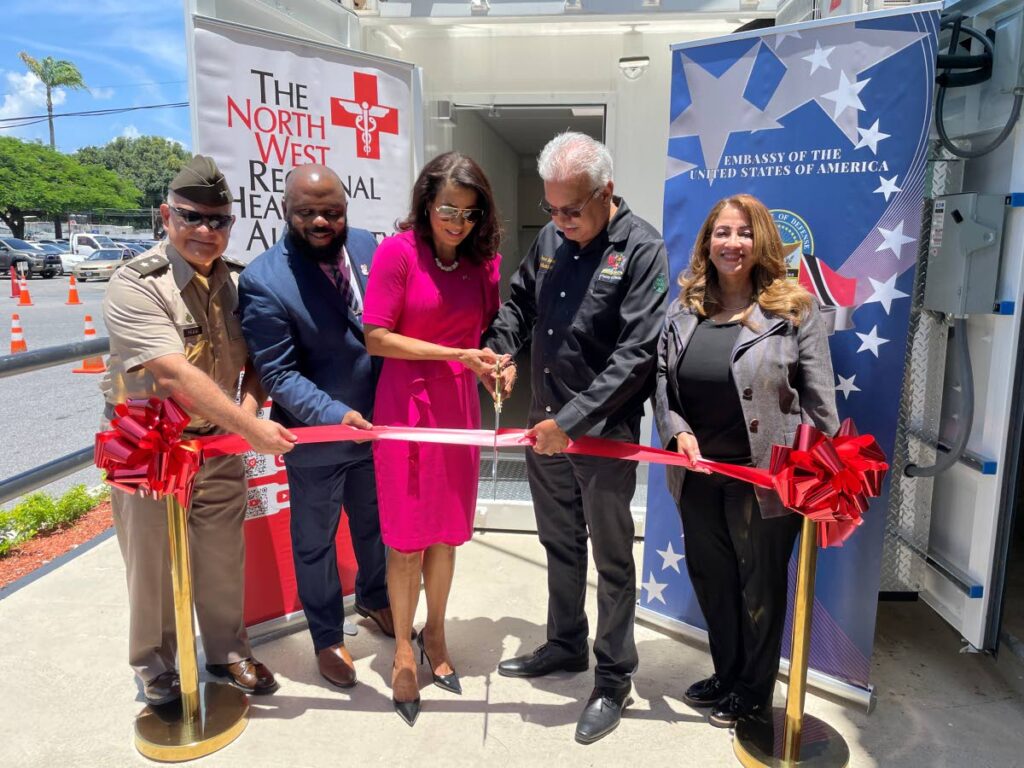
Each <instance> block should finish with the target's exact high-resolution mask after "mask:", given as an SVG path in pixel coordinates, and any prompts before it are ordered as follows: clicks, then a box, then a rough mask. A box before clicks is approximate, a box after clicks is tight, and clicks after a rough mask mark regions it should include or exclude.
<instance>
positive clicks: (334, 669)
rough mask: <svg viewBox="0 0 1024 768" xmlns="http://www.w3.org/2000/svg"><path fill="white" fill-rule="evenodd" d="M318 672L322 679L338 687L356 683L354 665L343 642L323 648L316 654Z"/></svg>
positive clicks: (348, 686)
mask: <svg viewBox="0 0 1024 768" xmlns="http://www.w3.org/2000/svg"><path fill="white" fill-rule="evenodd" d="M316 661H317V664H318V665H319V667H320V674H321V675H322V676H323V678H324V680H326V681H327V682H329V683H330V684H331V685H336V686H338V687H339V688H351V687H352V686H353V685H355V684H356V665H355V664H353V663H352V656H350V655H349V652H348V648H346V647H345V644H344V643H338V644H337V645H332V646H331V647H330V648H324V649H323V650H322V651H320V652H319V653H318V654H317V655H316Z"/></svg>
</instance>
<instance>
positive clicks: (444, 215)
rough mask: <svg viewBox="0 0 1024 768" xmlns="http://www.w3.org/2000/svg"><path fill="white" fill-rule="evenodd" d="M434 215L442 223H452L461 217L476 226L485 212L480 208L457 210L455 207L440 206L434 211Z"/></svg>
mask: <svg viewBox="0 0 1024 768" xmlns="http://www.w3.org/2000/svg"><path fill="white" fill-rule="evenodd" d="M434 213H436V214H437V217H438V218H439V219H441V221H451V220H452V219H457V218H458V217H459V216H461V217H462V220H463V221H468V222H469V223H470V224H475V223H476V222H478V221H479V220H480V217H481V216H483V213H484V212H483V211H482V210H481V209H480V208H456V207H455V206H454V205H439V206H437V208H435V209H434Z"/></svg>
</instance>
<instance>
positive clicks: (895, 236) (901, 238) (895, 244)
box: [875, 221, 914, 259]
mask: <svg viewBox="0 0 1024 768" xmlns="http://www.w3.org/2000/svg"><path fill="white" fill-rule="evenodd" d="M878 231H879V233H880V234H881V235H882V244H881V245H880V246H878V247H877V248H875V253H878V252H879V251H892V252H893V253H894V254H896V258H897V259H902V258H903V246H904V245H906V244H907V243H912V242H914V238H912V237H907V236H906V235H904V234H903V221H901V222H900V223H899V224H897V225H896V228H895V229H886V228H885V227H879V228H878Z"/></svg>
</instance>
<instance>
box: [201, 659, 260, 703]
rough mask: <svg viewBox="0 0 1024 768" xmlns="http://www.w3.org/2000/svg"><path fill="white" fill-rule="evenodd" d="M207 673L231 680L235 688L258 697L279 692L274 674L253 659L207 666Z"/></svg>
mask: <svg viewBox="0 0 1024 768" xmlns="http://www.w3.org/2000/svg"><path fill="white" fill-rule="evenodd" d="M206 671H207V672H209V673H210V674H211V675H216V676H217V677H227V678H230V680H231V684H232V685H233V686H235V688H238V689H239V690H241V691H245V692H246V693H252V694H255V695H256V696H262V695H264V694H267V693H273V692H274V691H276V690H277V681H276V680H275V679H274V673H273V672H271V671H270V670H269V669H267V667H266V665H265V664H261V663H260V662H258V661H256V659H253V658H251V657H250V658H248V659H242V660H241V661H236V662H234V663H232V664H207V665H206Z"/></svg>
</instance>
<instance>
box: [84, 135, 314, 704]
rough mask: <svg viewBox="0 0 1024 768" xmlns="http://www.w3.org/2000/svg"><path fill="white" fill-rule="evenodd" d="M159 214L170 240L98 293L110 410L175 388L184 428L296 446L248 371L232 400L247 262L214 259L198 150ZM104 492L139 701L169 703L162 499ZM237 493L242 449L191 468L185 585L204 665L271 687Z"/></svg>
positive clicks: (221, 237) (279, 448)
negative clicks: (252, 636)
mask: <svg viewBox="0 0 1024 768" xmlns="http://www.w3.org/2000/svg"><path fill="white" fill-rule="evenodd" d="M160 215H161V217H162V219H163V223H164V227H165V229H166V231H167V239H166V240H164V241H162V242H161V243H159V244H158V245H157V246H156V247H155V248H153V249H151V250H149V251H147V252H146V253H144V254H142V255H141V256H139V257H137V258H135V259H133V260H132V261H129V262H128V263H127V264H125V266H124V267H123V268H122V269H121V270H119V271H118V272H117V273H116V274H115V275H114V276H113V277H112V278H111V280H110V285H109V286H108V288H107V293H106V297H105V299H104V301H103V317H104V321H105V322H106V326H107V331H108V332H109V334H110V373H109V376H108V377H106V379H105V381H104V383H103V391H104V396H105V398H106V402H107V406H106V412H105V415H106V417H107V418H108V419H109V418H110V417H111V416H112V413H113V406H114V405H115V404H117V403H121V402H124V401H125V400H126V399H128V398H135V397H153V396H156V397H160V398H164V397H169V396H173V397H174V398H175V399H176V400H177V401H178V402H179V403H180V404H181V405H182V406H183V407H184V408H185V409H186V410H187V411H188V413H189V415H190V416H191V417H192V420H191V421H190V422H189V425H188V427H187V429H186V431H185V436H186V437H190V436H197V435H207V434H211V433H215V432H237V433H239V434H241V435H242V436H243V437H245V438H246V439H247V440H248V441H249V443H250V444H251V445H252V446H253V448H254V449H255V450H257V451H260V452H262V453H268V454H279V453H285V452H287V451H289V450H291V448H292V444H293V443H294V441H295V436H294V435H292V434H291V433H290V432H288V431H287V430H286V429H285V428H284V427H282V426H280V425H279V424H276V423H274V422H269V421H262V420H260V419H258V418H256V415H255V414H256V411H257V409H258V407H259V405H260V403H261V402H262V399H263V395H262V392H261V391H260V390H259V383H258V379H257V377H256V376H246V377H245V378H244V380H243V384H242V390H241V393H240V403H241V404H240V405H238V404H236V392H237V391H238V383H239V377H240V375H241V374H242V372H243V370H244V369H245V368H246V367H247V352H246V347H245V340H244V339H243V338H242V326H241V323H240V321H239V319H238V317H236V315H235V312H236V309H237V307H238V290H237V286H238V276H239V274H240V273H241V271H242V269H243V268H244V265H243V264H241V263H238V262H234V261H231V260H228V259H224V258H222V255H223V253H224V249H225V248H226V247H227V243H228V236H229V234H230V231H231V225H232V223H233V222H234V217H233V216H232V215H231V193H230V191H229V189H228V185H227V182H226V181H225V179H224V176H223V174H221V173H220V171H219V170H218V169H217V166H216V165H215V164H214V162H213V160H211V159H210V158H207V157H203V156H201V155H200V156H196V157H195V158H194V159H193V160H192V161H191V162H190V163H189V164H188V165H187V166H185V168H183V169H182V171H181V172H180V173H179V174H178V175H177V176H176V177H175V178H174V180H173V181H172V182H171V184H170V188H169V191H168V194H167V202H166V203H165V204H164V205H161V206H160ZM111 495H112V502H113V511H114V527H115V529H116V532H117V539H118V543H119V544H120V546H121V554H122V555H123V557H124V562H125V569H126V576H127V581H128V602H129V606H130V614H131V630H130V638H129V647H128V659H129V663H130V664H131V666H132V667H133V668H134V669H135V673H136V674H137V675H138V677H139V678H140V679H141V680H142V683H143V691H144V695H145V697H146V700H147V701H148V702H149V703H151V704H164V703H168V702H170V701H173V700H175V699H176V698H178V697H179V696H180V695H181V694H180V684H179V680H178V673H177V671H176V664H175V654H176V650H177V644H176V637H175V629H174V601H173V596H172V593H171V580H170V556H169V550H168V533H167V516H166V511H165V506H164V503H163V502H162V501H154V500H153V499H149V498H143V497H141V496H133V495H129V494H126V493H124V492H123V491H120V490H117V489H114V490H113V491H112V492H111ZM245 499H246V484H245V472H244V468H243V464H242V459H241V457H240V456H224V457H219V458H214V459H210V460H208V461H207V462H206V463H205V465H204V466H203V467H202V469H201V470H200V471H199V474H198V476H197V478H196V483H195V490H194V492H193V495H192V506H191V508H190V513H189V520H188V525H189V548H190V551H191V562H192V587H193V594H194V597H195V608H196V615H197V617H198V620H199V630H200V633H201V635H202V638H203V648H204V650H205V653H206V661H207V667H206V668H207V670H208V671H210V672H211V673H213V674H215V675H218V676H222V677H228V678H230V680H231V682H232V683H233V684H234V685H236V686H237V687H239V688H241V689H242V690H244V691H246V692H248V693H270V692H272V691H273V690H275V688H276V683H275V681H274V676H273V674H272V673H271V672H270V670H269V669H267V668H266V667H265V666H264V665H263V664H260V663H259V662H258V661H256V660H255V659H253V658H252V653H251V650H250V647H249V638H248V635H247V633H246V630H245V624H244V622H243V618H242V611H243V581H244V560H245V545H244V538H243V532H242V525H243V522H244V519H245Z"/></svg>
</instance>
